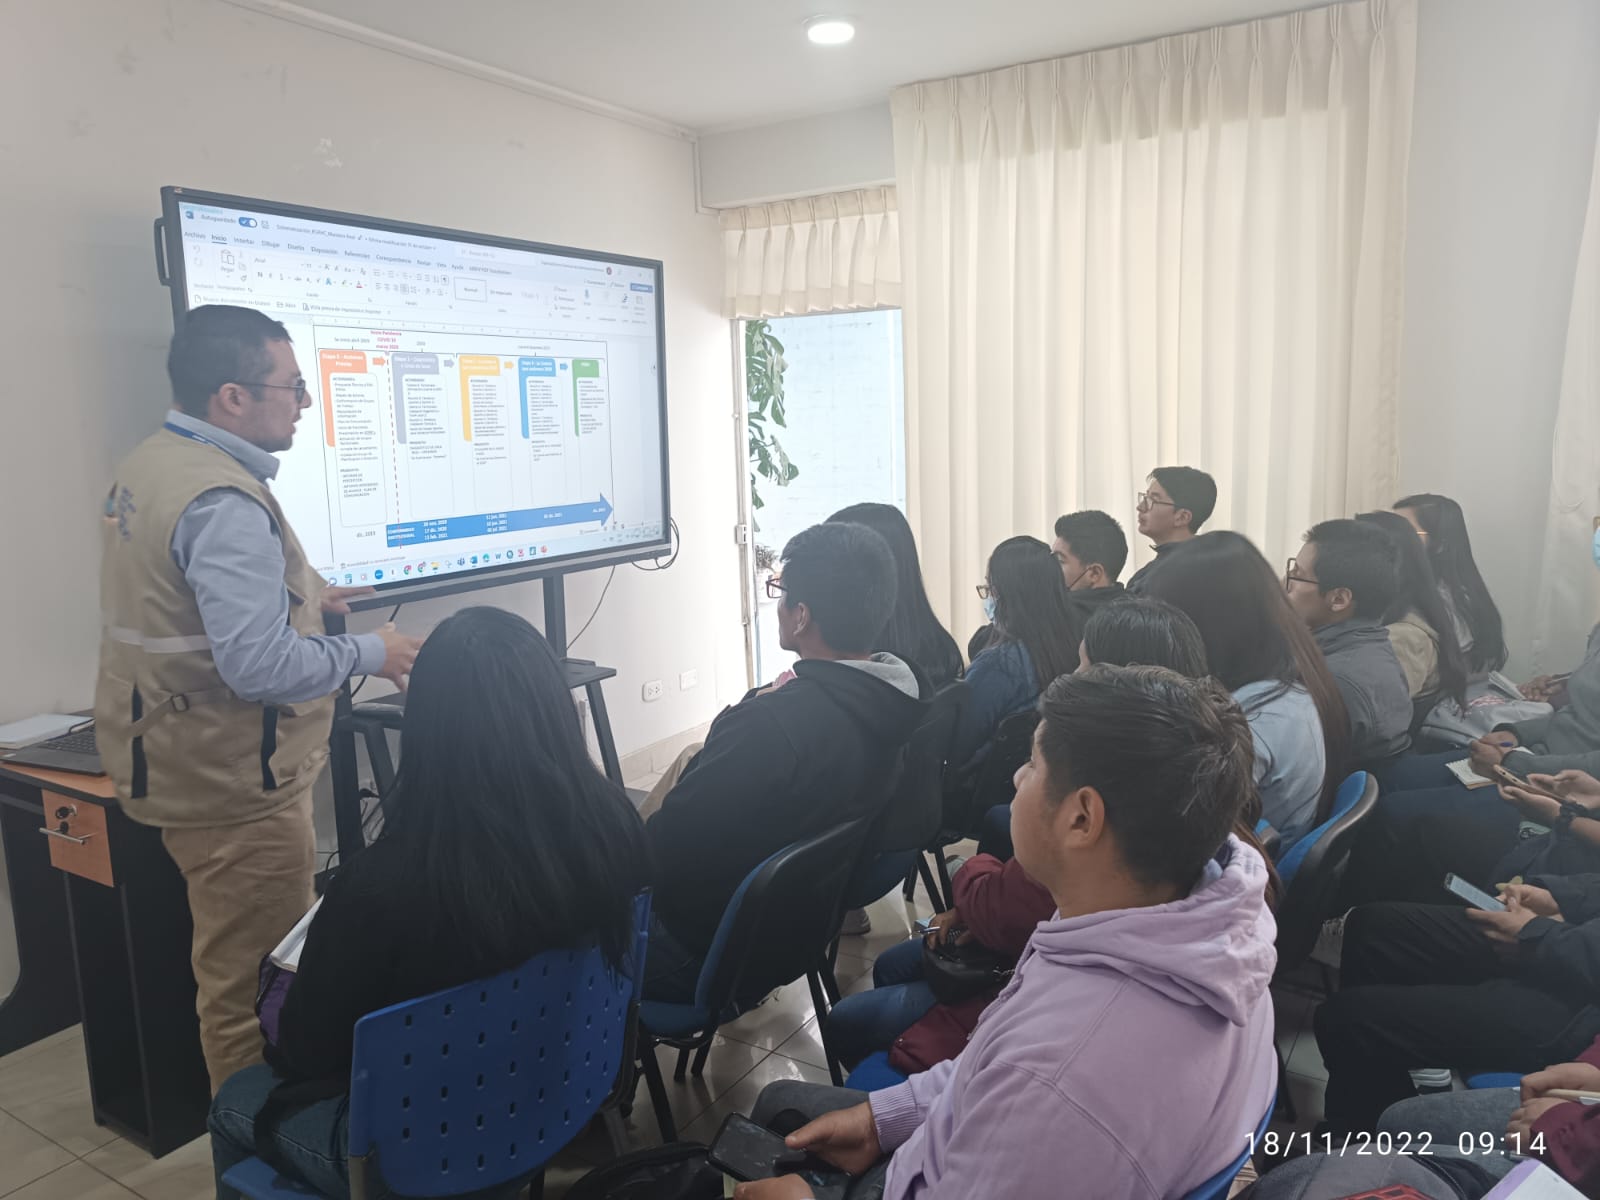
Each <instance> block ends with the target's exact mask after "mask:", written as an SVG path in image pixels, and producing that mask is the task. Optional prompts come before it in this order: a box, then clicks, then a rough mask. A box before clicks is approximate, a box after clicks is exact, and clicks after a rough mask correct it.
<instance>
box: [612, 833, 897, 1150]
mask: <svg viewBox="0 0 1600 1200" xmlns="http://www.w3.org/2000/svg"><path fill="white" fill-rule="evenodd" d="M870 822H871V818H870V817H863V818H861V819H860V820H856V821H852V822H850V823H849V824H847V825H839V826H836V827H835V828H833V829H829V830H827V831H826V832H824V833H820V834H817V835H816V836H814V837H811V838H807V839H806V840H805V841H802V842H795V843H794V844H793V845H790V846H785V847H784V848H783V849H782V850H779V851H778V852H777V853H776V854H773V855H770V856H769V857H768V858H766V859H765V860H764V861H762V862H761V863H758V864H757V865H756V866H755V867H754V868H753V869H752V870H751V871H750V873H749V874H748V875H746V876H745V877H744V880H743V881H742V882H741V883H740V884H739V887H738V889H737V890H736V891H735V892H734V893H733V896H732V897H731V898H730V899H729V900H728V905H727V907H726V908H725V909H723V911H722V920H721V922H719V923H718V925H717V932H716V935H715V936H714V937H713V938H712V941H711V948H710V949H709V950H708V951H707V952H706V958H705V962H703V963H702V964H701V966H700V976H699V979H698V980H696V982H695V994H694V1000H693V1001H691V1002H690V1003H687V1004H672V1003H667V1002H665V1001H660V1000H648V999H647V1000H645V1001H643V1002H642V1003H641V1004H640V1005H639V1065H640V1068H641V1069H642V1070H643V1072H644V1077H645V1082H646V1084H648V1086H649V1088H650V1103H651V1106H652V1107H653V1108H654V1109H655V1114H656V1123H657V1124H658V1125H659V1126H660V1127H661V1140H662V1141H664V1142H674V1141H676V1140H677V1129H676V1125H675V1123H674V1122H673V1119H672V1110H671V1109H670V1108H669V1107H668V1104H667V1090H666V1084H665V1082H664V1081H663V1080H662V1078H661V1068H660V1066H659V1064H658V1063H657V1062H656V1053H655V1050H656V1046H657V1045H668V1046H673V1047H676V1048H677V1049H678V1051H679V1055H678V1066H677V1069H676V1071H675V1072H674V1073H673V1074H674V1078H676V1079H682V1078H683V1076H684V1070H685V1068H686V1067H687V1066H688V1061H689V1052H690V1051H691V1050H695V1051H698V1053H697V1055H696V1057H695V1060H694V1073H695V1074H696V1075H698V1074H700V1072H701V1071H702V1070H703V1069H704V1067H705V1062H706V1056H707V1054H709V1053H710V1050H711V1042H712V1039H713V1038H715V1036H716V1032H717V1029H718V1027H719V1026H720V1025H722V1024H723V1022H725V1021H731V1020H733V1019H734V1018H735V1017H737V1016H738V1015H739V1014H740V1013H741V1012H743V1011H745V1010H746V1009H748V1008H751V1007H753V1006H754V1005H755V1004H756V1003H757V1002H759V1001H760V1000H761V999H762V997H764V996H766V995H767V993H768V992H771V991H772V990H773V989H774V988H778V987H782V986H783V985H784V984H787V983H792V982H794V981H795V980H796V979H802V978H803V979H805V980H806V982H807V983H808V984H809V985H810V987H811V1003H812V1006H813V1007H814V1008H815V1010H816V1015H817V1018H818V1023H819V1024H822V1021H821V1018H822V1017H823V1016H824V1015H826V1013H827V1011H828V1004H827V998H826V996H825V994H824V992H823V987H822V974H823V973H824V972H825V971H827V970H828V961H827V959H828V946H829V943H831V942H832V941H833V938H834V936H835V935H836V934H837V933H838V931H839V921H840V918H841V917H842V916H843V914H844V890H845V887H846V885H848V884H849V882H850V879H851V876H852V875H854V873H855V870H856V867H857V865H858V864H859V862H860V859H861V849H862V847H861V843H862V839H863V838H864V836H865V834H866V831H867V828H868V826H869V824H870ZM823 1046H824V1049H825V1050H827V1053H828V1063H829V1069H830V1071H831V1072H832V1074H833V1079H834V1082H835V1083H841V1082H842V1081H843V1079H844V1075H843V1073H842V1072H840V1070H839V1066H838V1060H837V1059H836V1058H835V1056H834V1054H833V1052H832V1050H831V1049H830V1048H829V1047H828V1045H827V1041H826V1035H824V1042H823Z"/></svg>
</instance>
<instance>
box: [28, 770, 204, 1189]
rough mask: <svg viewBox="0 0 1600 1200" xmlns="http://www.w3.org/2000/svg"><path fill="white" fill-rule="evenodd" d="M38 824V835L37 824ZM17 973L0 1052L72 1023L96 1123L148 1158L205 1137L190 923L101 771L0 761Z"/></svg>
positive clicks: (153, 838)
mask: <svg viewBox="0 0 1600 1200" xmlns="http://www.w3.org/2000/svg"><path fill="white" fill-rule="evenodd" d="M46 831H48V832H46ZM0 839H3V842H4V851H5V857H6V869H7V871H8V873H9V878H10V886H11V898H12V912H13V915H14V919H15V921H16V928H17V951H18V958H19V960H20V968H21V969H20V972H19V975H18V978H17V986H16V988H15V989H14V990H13V992H12V993H11V995H10V996H9V997H8V998H7V999H6V1000H5V1001H4V1003H3V1004H0V1053H5V1052H7V1051H10V1050H14V1049H16V1048H17V1047H19V1046H24V1045H27V1044H28V1043H29V1042H33V1041H37V1040H38V1039H39V1038H42V1037H45V1036H47V1035H48V1034H51V1033H54V1032H55V1031H56V1030H59V1029H64V1028H66V1027H67V1026H69V1025H72V1024H74V1023H75V1022H78V1021H80V1020H81V1021H82V1023H83V1042H84V1050H85V1053H86V1056H87V1058H88V1064H89V1090H90V1098H91V1102H92V1104H93V1107H94V1119H95V1121H96V1122H97V1123H99V1124H101V1125H105V1126H107V1127H109V1128H111V1129H115V1130H116V1131H117V1132H118V1133H119V1134H121V1135H122V1136H123V1137H125V1138H127V1139H128V1140H129V1141H131V1142H133V1143H134V1144H136V1145H138V1146H141V1147H143V1148H144V1149H146V1150H148V1151H149V1152H150V1153H151V1154H152V1155H154V1156H156V1157H160V1156H161V1155H163V1154H166V1153H167V1152H168V1151H171V1150H175V1149H177V1148H178V1147H179V1146H182V1145H185V1144H186V1143H188V1142H190V1141H193V1140H194V1139H195V1138H196V1137H199V1136H200V1135H201V1134H202V1133H204V1132H205V1121H206V1112H207V1111H208V1109H209V1108H210V1105H211V1088H210V1083H209V1081H208V1080H207V1077H206V1070H205V1060H204V1058H203V1056H202V1055H201V1051H200V1022H199V1018H198V1017H197V1016H196V1015H195V983H194V974H193V971H192V970H191V968H190V965H189V946H190V942H191V939H192V934H193V927H192V925H191V924H190V920H189V901H188V897H187V895H186V894H185V891H184V884H183V877H182V875H180V874H179V873H178V868H177V866H176V865H175V864H174V863H173V861H172V859H171V858H170V857H169V856H168V855H167V852H166V850H165V848H164V847H163V846H162V844H161V831H160V830H158V829H152V828H150V827H149V826H147V825H140V824H138V823H136V822H134V821H131V820H129V819H128V817H127V816H126V815H125V814H124V813H123V811H122V809H121V808H120V807H119V806H118V804H117V802H116V798H115V794H114V791H113V788H112V786H111V781H110V780H109V779H106V778H105V777H104V776H89V775H74V774H70V773H68V772H63V771H47V770H41V769H38V768H34V767H13V766H8V765H0Z"/></svg>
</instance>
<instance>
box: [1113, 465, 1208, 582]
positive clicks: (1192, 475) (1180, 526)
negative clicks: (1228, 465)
mask: <svg viewBox="0 0 1600 1200" xmlns="http://www.w3.org/2000/svg"><path fill="white" fill-rule="evenodd" d="M1216 507H1217V481H1216V480H1215V479H1213V478H1211V476H1209V475H1207V474H1206V473H1205V472H1204V471H1201V470H1197V469H1196V468H1194V467H1157V468H1156V469H1155V470H1154V471H1151V472H1150V478H1148V479H1147V480H1145V489H1144V491H1142V492H1140V493H1139V532H1140V533H1141V534H1143V535H1144V536H1145V537H1147V538H1149V539H1150V543H1151V545H1152V546H1153V547H1154V549H1155V552H1156V556H1155V557H1154V558H1152V559H1151V560H1150V561H1149V562H1147V563H1145V565H1144V566H1142V567H1140V568H1139V569H1138V570H1137V571H1135V572H1134V573H1133V578H1132V579H1130V580H1128V590H1129V591H1130V592H1132V593H1133V594H1134V595H1138V594H1139V593H1141V592H1143V591H1144V590H1145V587H1146V585H1147V583H1148V582H1149V579H1150V575H1151V573H1152V572H1153V571H1154V570H1155V569H1156V568H1157V567H1158V566H1159V565H1161V563H1163V562H1165V561H1166V560H1167V559H1168V558H1170V557H1171V556H1172V553H1173V551H1175V550H1177V549H1178V548H1179V547H1181V546H1183V545H1185V544H1187V543H1188V542H1190V541H1192V540H1193V539H1194V538H1195V536H1196V535H1197V534H1199V532H1200V526H1202V525H1204V524H1205V523H1206V521H1208V520H1209V519H1210V518H1211V514H1212V512H1213V511H1215V509H1216Z"/></svg>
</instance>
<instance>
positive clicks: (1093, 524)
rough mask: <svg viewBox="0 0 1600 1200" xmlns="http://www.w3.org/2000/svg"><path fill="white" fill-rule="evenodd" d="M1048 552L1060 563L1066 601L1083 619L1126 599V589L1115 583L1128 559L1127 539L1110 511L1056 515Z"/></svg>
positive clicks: (1087, 511)
mask: <svg viewBox="0 0 1600 1200" xmlns="http://www.w3.org/2000/svg"><path fill="white" fill-rule="evenodd" d="M1050 553H1052V554H1054V555H1055V556H1056V561H1057V562H1059V563H1060V564H1061V577H1062V578H1063V579H1065V580H1066V581H1067V600H1068V602H1069V603H1071V605H1072V606H1073V607H1074V608H1075V609H1077V610H1078V614H1079V617H1080V618H1081V620H1082V621H1084V622H1087V621H1088V620H1089V618H1090V617H1092V616H1094V614H1095V613H1097V612H1099V611H1100V609H1101V608H1102V607H1103V606H1104V605H1107V604H1115V603H1117V602H1118V601H1119V600H1126V599H1127V598H1128V589H1127V588H1125V587H1123V586H1122V584H1121V583H1120V582H1118V580H1119V579H1120V578H1121V576H1122V568H1123V567H1124V566H1125V565H1127V562H1128V539H1127V536H1126V535H1125V534H1124V533H1123V532H1122V526H1121V525H1119V524H1117V522H1116V519H1115V518H1114V517H1112V516H1111V515H1110V514H1109V513H1103V512H1100V511H1098V510H1096V509H1092V508H1089V509H1084V510H1083V511H1082V512H1075V513H1068V514H1067V515H1066V516H1064V517H1057V518H1056V540H1055V541H1054V542H1053V543H1051V546H1050Z"/></svg>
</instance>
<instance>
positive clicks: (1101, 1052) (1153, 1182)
mask: <svg viewBox="0 0 1600 1200" xmlns="http://www.w3.org/2000/svg"><path fill="white" fill-rule="evenodd" d="M1040 709H1041V714H1042V715H1041V719H1040V724H1039V729H1038V732H1037V733H1036V734H1035V740H1034V750H1033V757H1032V760H1031V761H1030V762H1028V763H1027V764H1026V765H1025V766H1024V767H1022V769H1021V770H1020V771H1018V772H1017V799H1016V803H1015V805H1014V806H1013V809H1012V814H1013V816H1012V819H1013V824H1014V829H1013V836H1014V839H1015V841H1016V846H1017V858H1018V861H1019V862H1021V864H1022V866H1023V869H1025V870H1026V871H1027V872H1028V874H1029V875H1031V876H1033V877H1034V878H1035V879H1036V880H1038V881H1039V882H1040V883H1041V884H1043V885H1044V886H1045V887H1046V888H1047V889H1048V890H1049V892H1050V894H1051V896H1052V897H1053V898H1054V900H1055V903H1056V906H1057V910H1058V911H1057V913H1056V915H1055V917H1054V918H1053V919H1051V920H1049V921H1046V922H1044V923H1043V924H1041V925H1040V926H1039V927H1038V929H1036V930H1035V931H1034V934H1033V937H1032V938H1031V939H1030V941H1029V943H1028V948H1027V949H1026V950H1025V951H1024V953H1023V956H1022V960H1021V961H1020V962H1019V963H1018V964H1017V969H1016V973H1015V975H1013V977H1012V980H1011V982H1010V983H1009V984H1008V985H1007V986H1006V989H1005V990H1004V991H1003V992H1002V993H1001V994H1000V996H999V998H998V999H997V1000H995V1002H994V1003H993V1004H992V1005H990V1006H989V1009H988V1011H987V1012H986V1013H985V1014H984V1018H983V1020H982V1021H981V1022H980V1023H979V1024H978V1027H977V1029H976V1030H975V1031H974V1033H973V1035H972V1040H971V1041H970V1042H969V1043H968V1044H967V1047H966V1049H964V1050H963V1051H962V1052H961V1055H960V1057H958V1058H957V1059H955V1060H954V1061H953V1062H944V1063H940V1064H939V1065H938V1066H936V1067H934V1068H933V1069H932V1070H930V1071H927V1072H925V1073H923V1074H921V1075H916V1076H913V1077H912V1079H911V1080H910V1081H909V1082H908V1083H905V1084H901V1085H900V1086H898V1087H893V1088H889V1089H886V1090H884V1091H879V1092H874V1093H873V1094H872V1095H871V1096H870V1097H868V1096H866V1095H864V1094H863V1093H860V1092H851V1091H848V1090H845V1089H836V1088H825V1087H820V1086H818V1085H815V1084H803V1083H778V1084H772V1085H770V1086H769V1087H768V1088H767V1089H766V1090H765V1091H764V1092H763V1093H762V1096H761V1098H760V1100H759V1101H758V1103H757V1105H756V1112H755V1114H754V1115H755V1119H756V1120H758V1121H761V1122H763V1123H767V1122H774V1123H776V1122H777V1121H778V1120H779V1118H780V1116H782V1115H783V1114H785V1113H790V1114H794V1113H798V1114H801V1115H803V1116H804V1117H806V1118H811V1120H810V1123H809V1124H806V1125H805V1126H804V1127H803V1128H800V1129H798V1130H797V1131H796V1132H794V1133H792V1134H791V1135H790V1136H789V1138H788V1143H789V1145H790V1146H791V1147H793V1148H796V1149H799V1148H806V1149H809V1150H812V1151H814V1152H815V1153H817V1154H819V1155H820V1156H821V1157H823V1158H824V1159H826V1160H828V1161H830V1162H832V1163H833V1164H834V1165H835V1166H838V1167H841V1168H843V1169H844V1170H846V1171H848V1172H849V1173H850V1174H852V1175H858V1176H862V1175H865V1176H869V1177H870V1178H871V1179H873V1180H878V1179H881V1180H882V1181H883V1196H884V1198H885V1200H908V1198H910V1197H923V1196H926V1197H979V1196H997V1195H1006V1196H1018V1197H1034V1196H1058V1195H1062V1194H1063V1180H1070V1179H1082V1180H1092V1181H1093V1193H1094V1194H1095V1195H1104V1196H1113V1195H1114V1196H1144V1197H1152V1198H1157V1197H1167V1196H1179V1195H1182V1194H1183V1193H1185V1192H1187V1191H1189V1190H1190V1189H1191V1188H1193V1187H1195V1186H1196V1185H1197V1184H1199V1183H1200V1182H1201V1181H1203V1180H1205V1179H1207V1178H1208V1177H1210V1176H1211V1175H1213V1174H1215V1173H1216V1172H1217V1171H1218V1170H1220V1169H1221V1168H1222V1167H1223V1166H1224V1165H1226V1164H1227V1163H1228V1162H1230V1161H1232V1160H1233V1158H1234V1157H1235V1156H1236V1155H1237V1154H1238V1151H1239V1145H1240V1143H1239V1140H1238V1137H1237V1136H1236V1134H1237V1131H1238V1130H1245V1129H1250V1128H1252V1127H1253V1126H1254V1124H1255V1123H1256V1121H1257V1120H1259V1118H1260V1116H1261V1114H1262V1113H1263V1112H1264V1111H1265V1110H1266V1107H1267V1104H1268V1102H1269V1100H1270V1099H1271V1097H1272V1094H1273V1090H1274V1087H1275V1084H1276V1080H1277V1064H1276V1058H1275V1055H1274V1051H1273V1044H1272V1001H1271V998H1270V996H1269V995H1268V992H1267V984H1268V982H1269V981H1270V979H1271V977H1272V972H1273V968H1274V967H1275V965H1276V963H1277V954H1276V952H1275V951H1274V949H1273V945H1272V943H1273V937H1274V934H1275V929H1274V925H1273V920H1272V915H1271V913H1270V912H1268V910H1267V906H1266V902H1265V895H1264V893H1265V890H1266V886H1267V878H1268V875H1267V866H1266V863H1265V862H1264V861H1263V860H1262V858H1261V855H1260V854H1258V853H1257V852H1256V851H1254V850H1252V849H1250V848H1249V847H1248V846H1246V845H1244V844H1243V843H1242V842H1240V841H1238V840H1237V839H1236V838H1233V837H1231V836H1229V833H1228V831H1229V829H1231V828H1232V827H1233V825H1234V823H1235V822H1236V821H1237V819H1238V817H1239V814H1240V811H1241V809H1242V807H1243V805H1244V803H1245V801H1246V800H1247V799H1248V797H1249V796H1250V793H1251V791H1252V784H1251V782H1250V758H1251V753H1252V751H1251V748H1250V730H1249V726H1248V725H1247V724H1246V722H1245V719H1244V715H1243V714H1242V713H1241V712H1240V711H1239V708H1238V706H1237V705H1236V704H1234V702H1233V700H1232V698H1231V697H1229V696H1228V694H1227V693H1226V692H1225V691H1224V690H1223V689H1222V688H1221V687H1220V686H1218V685H1217V684H1216V683H1215V682H1213V681H1211V680H1190V679H1184V678H1183V677H1182V676H1180V675H1177V674H1175V673H1174V672H1171V671H1166V670H1163V669H1161V668H1157V667H1099V666H1097V667H1090V668H1089V669H1088V670H1086V671H1082V672H1079V673H1078V674H1076V675H1072V676H1069V677H1066V678H1062V679H1057V680H1056V681H1055V682H1054V683H1052V684H1051V685H1050V688H1049V689H1048V691H1047V692H1046V693H1045V696H1044V700H1043V701H1042V703H1041V705H1040ZM1224 1129H1226V1130H1227V1131H1229V1132H1228V1133H1227V1134H1226V1135H1224V1134H1223V1132H1222V1131H1223V1130H1224ZM886 1156H887V1157H886ZM1067 1190H1068V1191H1070V1188H1069V1189H1067ZM734 1194H735V1195H736V1196H737V1197H740V1198H741V1200H780V1198H781V1200H801V1198H803V1197H808V1196H810V1195H811V1194H812V1193H811V1190H810V1188H809V1187H808V1186H807V1185H805V1184H804V1183H802V1182H800V1181H798V1180H796V1179H795V1178H794V1177H792V1176H791V1177H788V1178H779V1179H774V1180H765V1181H762V1182H759V1183H754V1184H741V1185H740V1186H739V1187H738V1188H737V1189H736V1191H735V1193H734Z"/></svg>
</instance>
